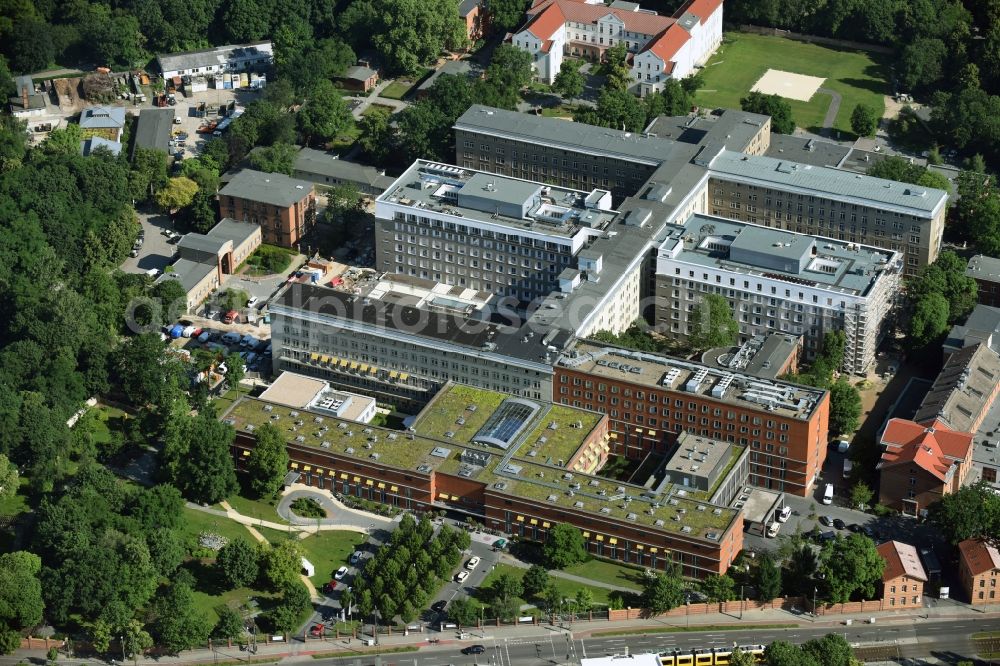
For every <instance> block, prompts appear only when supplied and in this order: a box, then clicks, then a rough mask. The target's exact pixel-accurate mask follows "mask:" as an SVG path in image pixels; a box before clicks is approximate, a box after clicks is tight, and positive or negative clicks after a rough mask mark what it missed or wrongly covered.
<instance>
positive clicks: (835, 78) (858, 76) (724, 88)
mask: <svg viewBox="0 0 1000 666" xmlns="http://www.w3.org/2000/svg"><path fill="white" fill-rule="evenodd" d="M884 57H885V56H880V55H878V54H874V53H867V52H864V51H854V50H849V49H837V48H832V47H828V46H820V45H818V44H808V43H805V42H797V41H793V40H791V39H785V38H783V37H772V36H764V35H754V34H749V33H742V32H727V33H726V36H725V40H724V41H723V44H722V46H720V47H719V50H718V51H717V52H716V53H715V55H714V56H712V58H711V59H710V60H709V61H708V63H707V64H706V65H705V67H704V69H702V70H701V74H702V77H703V83H702V86H701V88H699V89H698V91H697V92H696V93H695V99H696V101H697V102H698V104H699V105H700V106H703V107H706V108H716V107H724V108H730V109H738V108H740V98H742V97H746V96H747V94H748V93H749V92H750V89H751V88H752V87H753V85H754V84H755V83H756V82H757V80H758V79H760V77H761V76H763V75H764V73H765V72H767V70H769V69H778V70H784V71H789V72H794V73H796V74H805V75H808V76H818V77H822V78H824V79H825V81H824V82H823V84H822V87H823V88H826V89H829V90H832V91H834V92H837V93H840V96H841V98H842V101H841V103H840V109H839V110H838V112H837V117H836V121H835V122H834V127H835V128H836V129H838V130H840V131H841V132H842V133H844V134H848V135H851V136H853V132H852V130H851V112H852V111H853V109H854V107H855V106H856V105H858V104H864V105H865V106H869V107H871V108H873V109H875V112H876V114H877V115H878V116H879V117H881V116H882V114H883V112H884V111H885V100H884V95H886V94H887V93H888V92H889V85H888V83H887V82H886V74H887V72H886V68H887V65H886V63H885V62H884ZM788 103H789V104H790V105H791V107H792V115H793V117H794V119H795V124H796V125H797V126H799V127H802V128H805V129H807V130H809V131H811V132H816V131H818V130H819V129H820V128H822V125H823V118H824V116H825V115H826V112H827V110H828V109H829V107H830V103H831V97H830V95H828V94H825V93H823V92H816V93H815V94H814V95H813V96H812V99H810V100H809V101H808V102H801V101H796V100H788Z"/></svg>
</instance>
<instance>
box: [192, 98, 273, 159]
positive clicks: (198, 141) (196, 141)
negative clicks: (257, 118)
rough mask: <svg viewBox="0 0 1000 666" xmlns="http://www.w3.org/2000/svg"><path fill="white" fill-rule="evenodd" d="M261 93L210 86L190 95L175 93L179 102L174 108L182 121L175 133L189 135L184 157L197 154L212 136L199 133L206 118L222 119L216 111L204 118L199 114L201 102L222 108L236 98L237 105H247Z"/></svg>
mask: <svg viewBox="0 0 1000 666" xmlns="http://www.w3.org/2000/svg"><path fill="white" fill-rule="evenodd" d="M260 95H261V93H260V91H257V90H251V89H249V88H245V89H240V90H216V89H214V88H210V89H208V90H207V91H205V92H198V93H193V94H192V95H191V96H190V97H188V96H186V95H184V94H182V93H177V94H176V95H175V99H176V100H177V104H176V106H174V107H172V108H173V109H174V115H175V116H176V117H177V118H180V120H181V122H180V123H178V124H176V125H174V126H173V129H174V133H175V134H176V133H177V132H183V133H185V134H187V136H188V138H187V140H186V141H185V144H186V145H185V146H184V147H183V148H181V150H182V151H183V153H184V158H185V159H187V158H189V157H194V156H196V155H197V154H198V152H199V150H200V147H201V145H203V142H204V141H207V140H208V139H211V138H212V135H211V134H198V128H199V127H200V126H201V125H202V124H203V123H204V122H205V121H206V120H221V117H219V116H218V115H216V114H214V113H213V114H207V113H206V116H205V118H202V117H201V116H200V115H199V114H198V106H199V105H200V104H202V103H204V104H205V105H206V106H214V107H216V108H221V107H223V106H225V105H227V104H229V103H230V102H232V101H234V100H235V102H236V104H237V106H241V107H245V106H246V105H247V104H249V103H250V102H252V101H254V100H256V99H258V98H260Z"/></svg>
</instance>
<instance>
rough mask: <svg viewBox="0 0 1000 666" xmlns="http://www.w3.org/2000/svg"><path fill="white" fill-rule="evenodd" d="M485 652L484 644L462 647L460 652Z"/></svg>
mask: <svg viewBox="0 0 1000 666" xmlns="http://www.w3.org/2000/svg"><path fill="white" fill-rule="evenodd" d="M484 652H486V646H485V645H470V646H468V647H464V648H462V654H482V653H484Z"/></svg>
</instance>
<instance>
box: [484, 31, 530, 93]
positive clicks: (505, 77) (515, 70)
mask: <svg viewBox="0 0 1000 666" xmlns="http://www.w3.org/2000/svg"><path fill="white" fill-rule="evenodd" d="M531 62H532V58H531V54H530V53H528V52H527V51H525V50H524V49H520V48H518V47H516V46H514V45H513V44H501V45H500V46H498V47H497V48H496V50H495V51H494V52H493V56H492V57H491V58H490V65H489V67H487V68H486V81H487V82H489V83H490V84H491V85H493V86H494V87H495V88H496V89H497V91H499V92H501V93H503V94H505V95H509V96H511V97H512V98H514V99H516V98H517V97H519V95H518V92H519V91H520V90H521V88H523V87H524V86H526V85H528V84H529V83H531V77H532V70H531Z"/></svg>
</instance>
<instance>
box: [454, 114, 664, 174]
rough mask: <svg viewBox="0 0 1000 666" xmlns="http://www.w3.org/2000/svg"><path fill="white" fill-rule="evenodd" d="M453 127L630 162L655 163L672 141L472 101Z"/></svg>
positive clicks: (661, 159) (661, 157)
mask: <svg viewBox="0 0 1000 666" xmlns="http://www.w3.org/2000/svg"><path fill="white" fill-rule="evenodd" d="M454 128H455V129H456V130H467V131H473V132H479V133H483V134H496V135H497V136H504V137H507V138H512V139H517V140H521V141H528V142H531V143H539V144H544V145H550V146H555V147H563V148H567V149H570V150H574V151H579V152H584V153H593V154H597V155H607V156H609V157H616V158H618V159H621V160H626V161H629V162H643V163H646V164H649V165H653V166H655V165H657V164H659V163H660V162H662V161H663V160H664V159H666V158H667V155H668V154H669V152H670V148H671V147H672V145H673V143H674V142H673V141H669V140H667V139H660V138H657V137H644V136H642V134H640V133H637V132H622V131H620V130H614V129H608V128H605V127H597V126H595V125H585V124H583V123H576V122H566V121H565V120H560V119H559V118H547V117H545V116H532V115H528V114H526V113H518V112H517V111H506V110H503V109H498V108H495V107H490V106H483V105H482V104H473V105H472V106H470V107H469V108H468V110H467V111H466V112H465V113H463V114H462V115H461V116H460V117H459V119H458V120H457V121H455V125H454Z"/></svg>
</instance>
